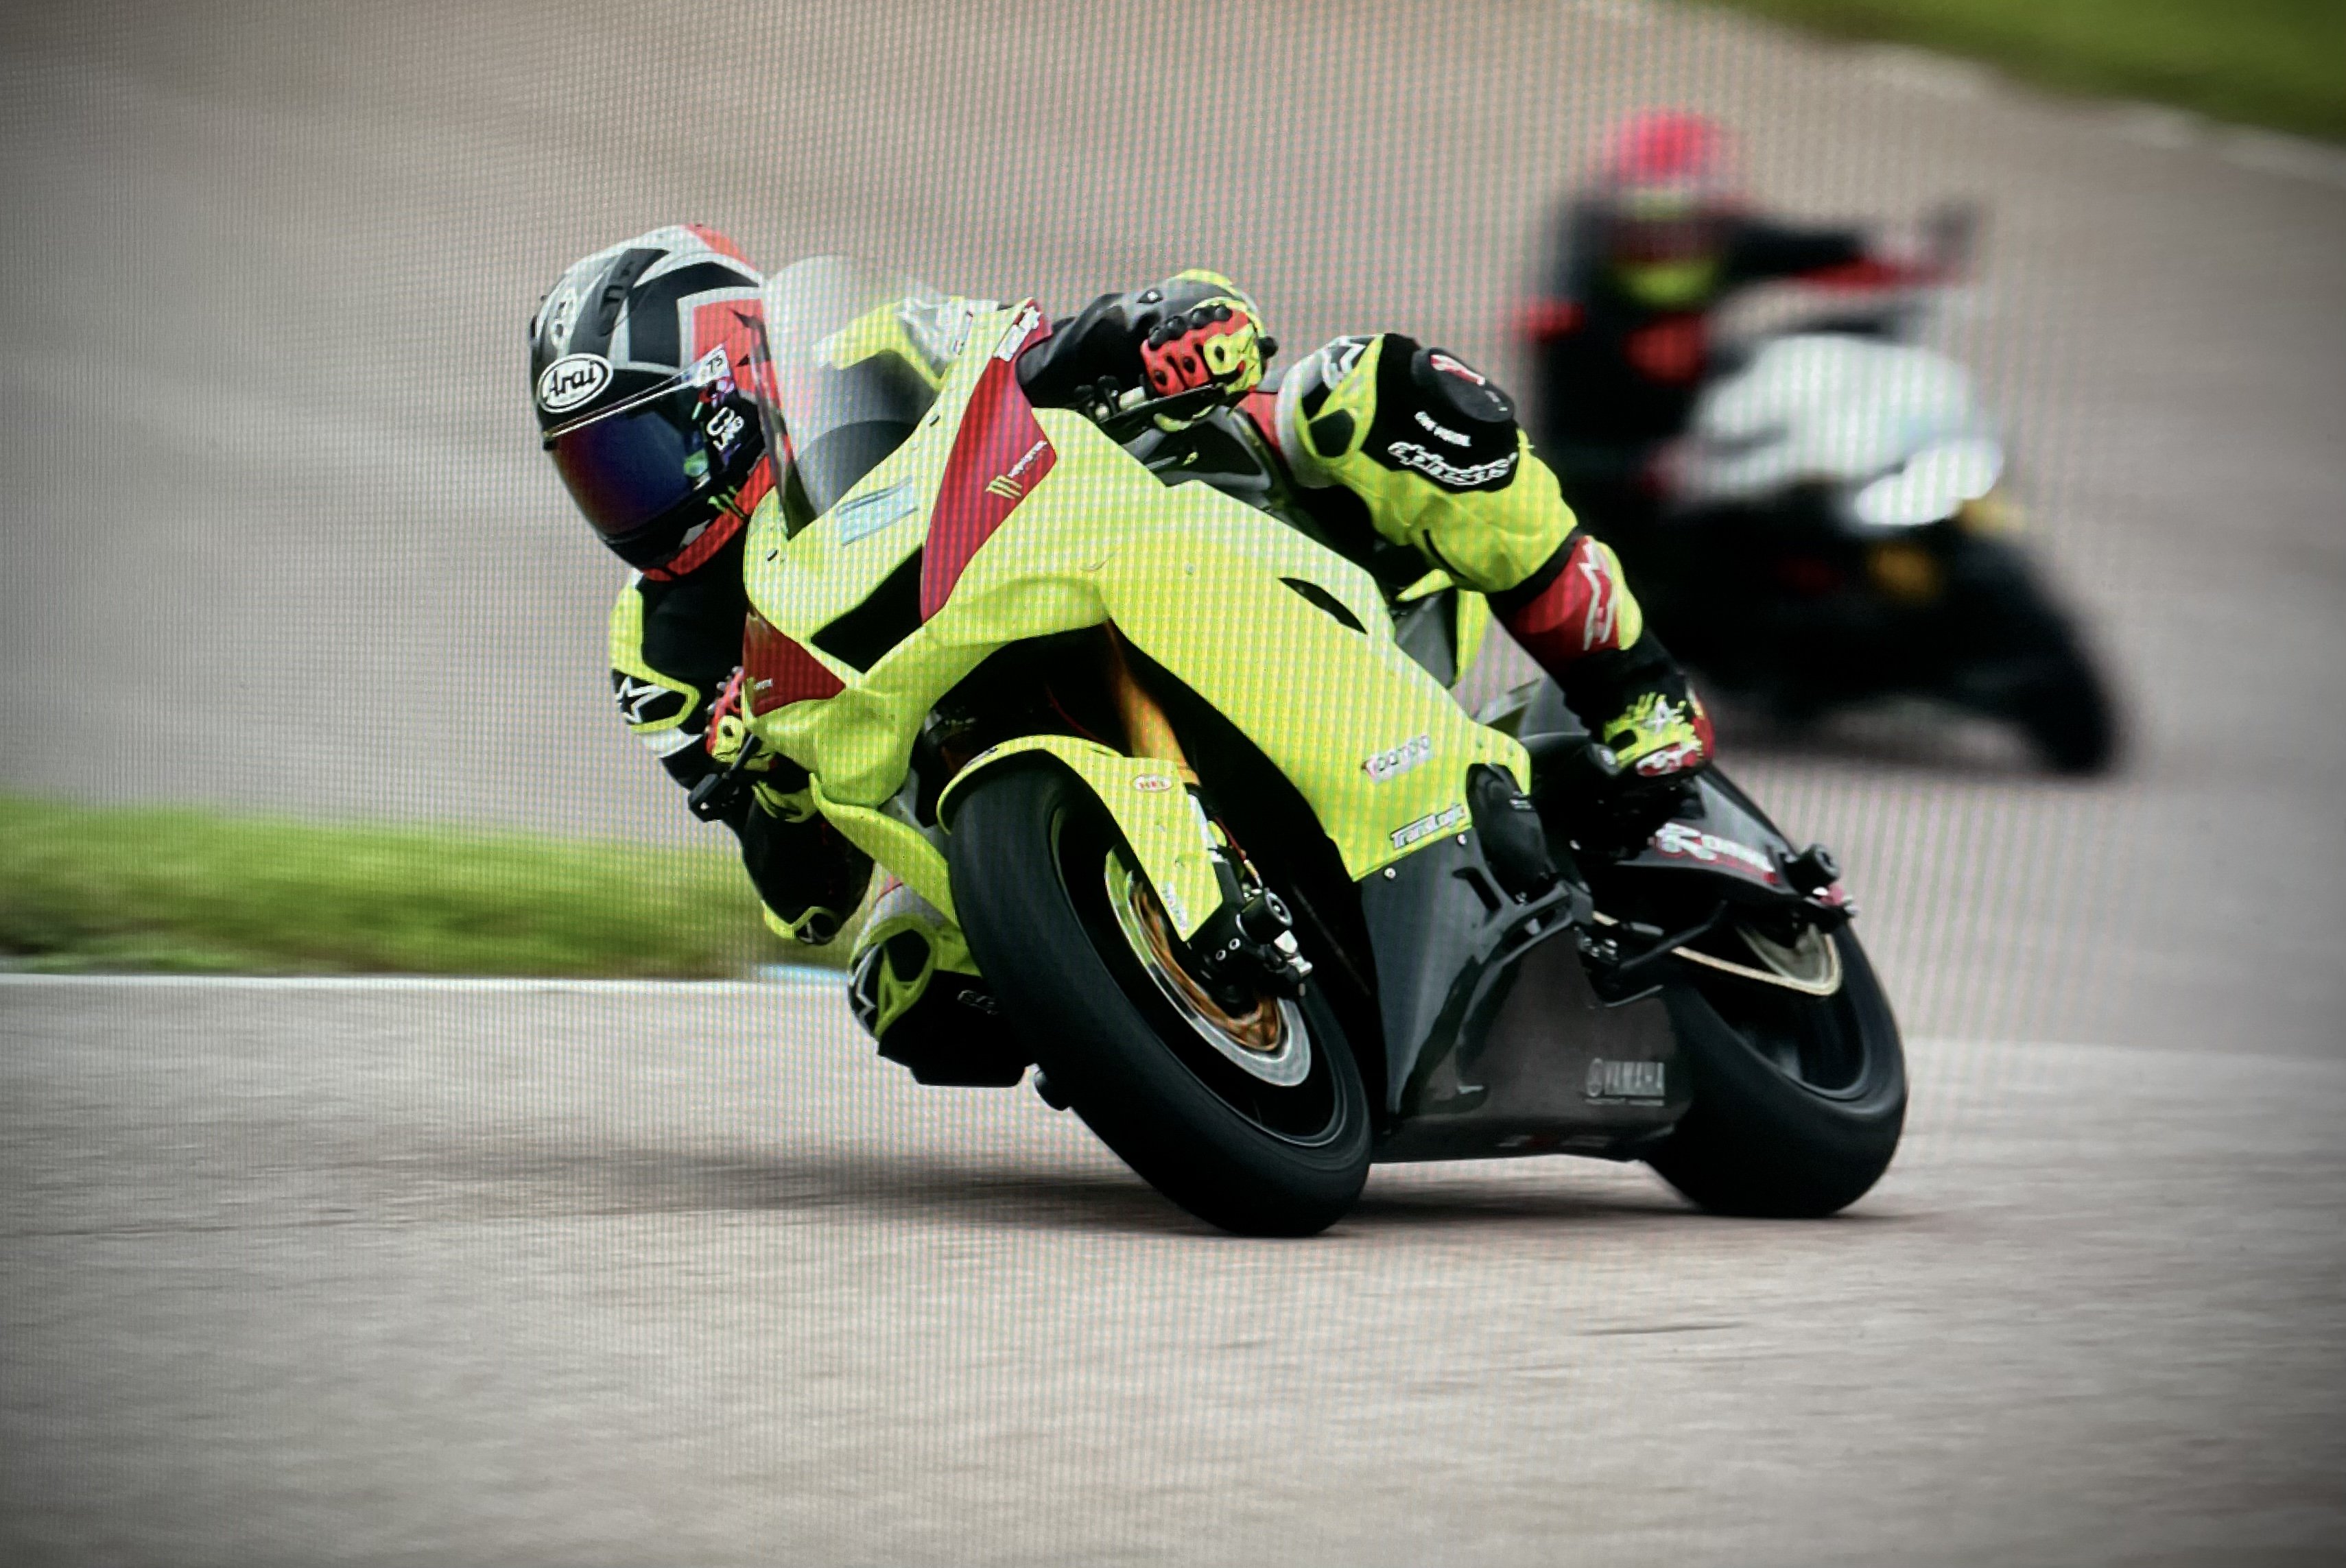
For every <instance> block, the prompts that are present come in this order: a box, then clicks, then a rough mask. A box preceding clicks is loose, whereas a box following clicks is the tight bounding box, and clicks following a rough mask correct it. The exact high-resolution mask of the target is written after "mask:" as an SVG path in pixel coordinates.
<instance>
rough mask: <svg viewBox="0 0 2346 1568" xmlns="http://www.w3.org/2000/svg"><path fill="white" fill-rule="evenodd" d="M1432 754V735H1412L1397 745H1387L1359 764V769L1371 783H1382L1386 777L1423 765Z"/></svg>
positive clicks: (1397, 775) (1401, 773)
mask: <svg viewBox="0 0 2346 1568" xmlns="http://www.w3.org/2000/svg"><path fill="white" fill-rule="evenodd" d="M1432 756H1433V736H1432V735H1430V734H1429V735H1419V736H1413V737H1412V738H1409V739H1407V740H1404V741H1403V742H1402V743H1401V744H1400V745H1399V746H1391V747H1387V748H1385V749H1384V750H1382V751H1380V752H1378V753H1377V754H1376V755H1375V756H1373V757H1371V758H1369V759H1366V760H1364V761H1363V762H1362V764H1361V771H1362V772H1363V773H1366V774H1367V775H1368V776H1369V782H1370V783H1372V784H1382V783H1383V782H1384V781H1385V780H1386V779H1398V778H1400V777H1401V776H1402V775H1403V774H1404V773H1407V772H1409V771H1410V770H1411V769H1414V768H1420V767H1423V765H1424V764H1425V762H1426V760H1427V759H1429V758H1431V757H1432Z"/></svg>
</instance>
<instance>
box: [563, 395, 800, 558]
mask: <svg viewBox="0 0 2346 1568" xmlns="http://www.w3.org/2000/svg"><path fill="white" fill-rule="evenodd" d="M729 405H730V406H729ZM704 426H706V428H704ZM757 428H758V427H757V422H756V420H755V418H754V417H752V416H751V415H750V412H749V411H748V410H747V409H746V408H744V407H742V406H741V405H739V404H738V403H732V402H731V400H727V402H720V403H711V402H709V401H707V400H706V399H705V398H704V395H703V392H701V391H699V390H697V389H695V388H692V387H689V386H687V387H679V388H678V389H677V390H675V391H674V392H668V393H666V394H665V395H663V396H660V397H658V398H654V399H652V400H650V401H648V402H639V403H637V404H636V405H635V406H633V407H631V408H625V409H621V410H619V411H617V412H613V413H609V414H607V415H605V416H604V417H602V418H600V419H594V420H589V421H587V422H586V423H583V424H578V425H574V426H572V427H571V428H569V429H567V430H565V431H561V432H558V433H556V434H555V435H554V436H553V437H552V439H550V440H549V441H547V443H546V450H547V451H548V452H549V453H552V454H553V456H554V466H555V469H556V472H558V473H560V474H561V475H562V483H563V484H565V485H566V486H568V488H569V491H570V498H571V500H573V501H575V502H576V503H577V504H578V510H579V511H580V512H582V513H584V514H586V521H587V522H589V523H591V524H594V527H595V531H596V532H597V533H598V534H600V535H602V536H603V537H604V538H606V539H609V540H614V541H617V540H620V539H624V538H626V537H627V535H631V534H633V533H635V532H636V531H637V529H639V528H642V527H643V526H644V525H645V524H648V523H650V522H652V521H653V520H654V519H656V518H658V516H660V515H661V514H663V513H665V512H667V511H668V510H669V509H671V508H672V507H674V506H676V505H678V504H679V503H681V502H684V501H686V500H688V499H689V498H690V497H691V496H693V495H694V494H699V493H700V492H703V491H706V490H709V489H710V488H712V487H713V486H714V485H715V484H717V483H718V481H719V480H720V479H721V478H723V477H724V476H725V475H726V473H728V472H729V470H731V469H733V468H735V467H737V466H738V463H737V462H736V461H735V460H736V459H737V458H738V457H739V455H740V448H741V447H742V446H743V445H745V444H755V442H756V433H757ZM711 433H716V434H718V435H720V436H728V435H729V437H730V440H729V441H728V442H726V443H724V444H723V446H722V447H721V448H720V447H718V446H713V445H712V444H711V441H710V435H711Z"/></svg>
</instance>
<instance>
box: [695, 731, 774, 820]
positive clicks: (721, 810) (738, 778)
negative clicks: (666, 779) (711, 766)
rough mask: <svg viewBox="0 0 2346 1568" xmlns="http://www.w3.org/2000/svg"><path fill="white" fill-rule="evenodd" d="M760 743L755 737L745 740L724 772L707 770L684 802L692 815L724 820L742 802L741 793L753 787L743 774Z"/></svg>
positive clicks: (703, 818)
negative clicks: (708, 771)
mask: <svg viewBox="0 0 2346 1568" xmlns="http://www.w3.org/2000/svg"><path fill="white" fill-rule="evenodd" d="M760 744H761V743H760V741H758V740H757V739H756V738H750V739H749V740H746V741H744V742H742V745H741V749H740V750H739V751H737V752H735V753H734V754H733V761H732V763H731V765H730V766H729V767H728V768H727V769H725V770H724V771H723V772H722V773H706V774H703V775H702V776H701V777H700V779H699V781H698V782H696V783H695V784H694V785H693V787H692V789H691V790H690V791H689V792H688V793H687V794H686V796H685V798H684V803H685V805H686V807H687V808H688V809H690V810H691V812H692V814H693V815H694V816H696V817H698V818H699V819H700V820H702V821H704V822H721V821H723V820H725V819H726V818H728V817H729V816H731V815H732V814H733V810H734V808H735V807H737V806H739V805H740V803H741V795H742V792H743V791H744V790H746V789H748V788H749V787H750V780H749V779H747V778H745V777H744V776H743V774H742V771H741V770H742V769H744V768H746V767H747V766H749V763H750V759H751V758H752V757H754V756H755V755H757V752H758V749H759V748H760Z"/></svg>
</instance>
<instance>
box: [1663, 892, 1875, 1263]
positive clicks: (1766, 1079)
mask: <svg viewBox="0 0 2346 1568" xmlns="http://www.w3.org/2000/svg"><path fill="white" fill-rule="evenodd" d="M1831 941H1832V942H1833V943H1834V945H1835V946H1836V947H1838V948H1839V950H1840V956H1841V989H1840V990H1839V991H1837V992H1835V993H1833V994H1832V995H1831V996H1824V997H1811V996H1803V995H1800V994H1798V993H1793V992H1789V991H1782V990H1778V989H1775V988H1773V987H1770V986H1766V985H1761V984H1759V983H1753V982H1750V981H1743V980H1737V979H1732V978H1728V977H1720V978H1719V979H1717V980H1711V979H1708V978H1706V979H1705V980H1703V981H1701V982H1699V983H1697V984H1691V985H1674V986H1672V987H1671V988H1670V991H1669V993H1668V1003H1669V1009H1670V1021H1671V1023H1673V1025H1675V1027H1676V1028H1677V1031H1678V1042H1679V1044H1680V1046H1681V1047H1682V1048H1683V1049H1684V1051H1685V1053H1686V1054H1687V1057H1688V1062H1689V1064H1690V1065H1691V1068H1692V1072H1693V1074H1694V1105H1693V1107H1692V1108H1691V1109H1690V1110H1688V1112H1687V1114H1686V1116H1685V1118H1684V1119H1683V1120H1681V1121H1680V1122H1679V1123H1678V1127H1677V1129H1676V1130H1675V1131H1673V1132H1672V1133H1671V1134H1670V1135H1669V1137H1668V1139H1666V1140H1665V1141H1664V1142H1663V1144H1662V1145H1661V1147H1660V1148H1658V1149H1657V1150H1656V1151H1655V1152H1654V1154H1653V1155H1652V1156H1649V1158H1650V1163H1651V1164H1652V1166H1653V1167H1654V1169H1655V1170H1657V1171H1658V1172H1659V1173H1660V1174H1661V1176H1662V1177H1663V1178H1664V1179H1665V1180H1667V1181H1668V1183H1669V1184H1670V1185H1671V1186H1674V1187H1676V1188H1678V1191H1680V1192H1681V1193H1684V1194H1685V1195H1686V1196H1688V1197H1689V1198H1692V1199H1693V1200H1694V1201H1695V1202H1696V1203H1698V1204H1699V1205H1701V1206H1702V1207H1705V1208H1707V1209H1709V1210H1711V1211H1713V1212H1714V1213H1718V1214H1733V1215H1747V1216H1752V1217H1769V1218H1779V1219H1813V1218H1820V1217H1823V1216H1825V1215H1829V1214H1833V1213H1837V1212H1838V1211H1840V1210H1841V1209H1843V1208H1846V1207H1849V1205H1851V1204H1852V1203H1855V1202H1856V1201H1857V1200H1858V1199H1859V1198H1861V1197H1862V1196H1865V1194H1866V1193H1867V1191H1868V1190H1870V1189H1871V1188H1872V1186H1873V1184H1874V1183H1875V1182H1876V1181H1878V1180H1879V1179H1881V1176H1882V1172H1883V1171H1884V1170H1886V1169H1887V1168H1888V1167H1889V1165H1890V1161H1891V1157H1892V1156H1893V1155H1895V1154H1896V1153H1897V1151H1898V1139H1899V1135H1900V1134H1901V1132H1902V1130H1903V1128H1904V1125H1905V1121H1906V1059H1905V1053H1904V1051H1903V1049H1902V1046H1901V1045H1900V1043H1899V1039H1898V1023H1897V1020H1896V1019H1895V1018H1893V1017H1892V1015H1891V1012H1890V1003H1889V1001H1888V999H1887V998H1886V997H1884V996H1883V994H1882V984H1881V982H1879V981H1878V980H1876V979H1875V978H1874V974H1873V968H1872V965H1871V964H1870V963H1868V962H1866V957H1865V951H1864V949H1862V947H1860V946H1859V945H1858V942H1857V939H1856V938H1855V937H1854V936H1852V935H1851V933H1850V932H1848V931H1847V930H1842V931H1840V932H1834V933H1833V935H1832V938H1831Z"/></svg>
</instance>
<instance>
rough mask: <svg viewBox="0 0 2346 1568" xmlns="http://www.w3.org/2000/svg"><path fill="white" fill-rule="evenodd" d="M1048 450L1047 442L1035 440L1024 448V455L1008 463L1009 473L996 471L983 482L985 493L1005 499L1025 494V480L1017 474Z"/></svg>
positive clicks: (1033, 463)
mask: <svg viewBox="0 0 2346 1568" xmlns="http://www.w3.org/2000/svg"><path fill="white" fill-rule="evenodd" d="M1050 450H1051V443H1049V442H1047V441H1042V440H1037V441H1036V442H1035V444H1034V445H1032V446H1030V447H1028V448H1027V449H1026V452H1025V455H1024V456H1022V457H1020V458H1019V460H1018V461H1017V462H1015V463H1012V464H1011V465H1010V472H1009V473H997V474H995V475H994V477H993V478H991V479H989V480H987V481H986V482H985V493H986V494H988V495H996V496H999V497H1001V498H1002V499H1003V500H1005V501H1010V502H1015V501H1017V500H1019V499H1020V498H1022V497H1023V496H1025V494H1026V482H1025V480H1023V479H1021V478H1020V477H1019V475H1020V474H1022V473H1025V472H1026V471H1027V470H1028V469H1029V468H1032V467H1033V466H1034V465H1035V459H1036V458H1038V457H1040V456H1042V455H1043V454H1044V453H1046V452H1048V451H1050Z"/></svg>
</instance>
